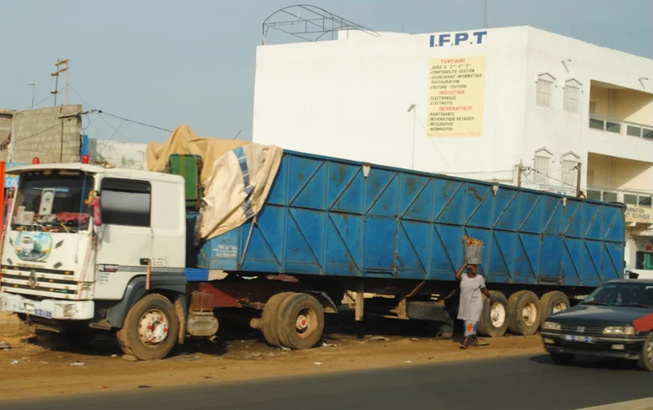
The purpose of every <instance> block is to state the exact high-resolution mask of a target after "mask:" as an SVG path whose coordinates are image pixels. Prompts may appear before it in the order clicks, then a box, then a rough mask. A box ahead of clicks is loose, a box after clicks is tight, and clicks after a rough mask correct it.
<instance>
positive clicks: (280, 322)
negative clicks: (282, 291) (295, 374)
mask: <svg viewBox="0 0 653 410" xmlns="http://www.w3.org/2000/svg"><path fill="white" fill-rule="evenodd" d="M323 331H324V307H323V306H322V305H321V304H320V302H318V301H317V299H315V298H314V297H313V296H311V295H308V294H306V293H293V294H292V295H290V296H288V297H287V298H286V299H285V300H284V301H283V302H282V303H281V304H280V305H279V309H278V315H277V333H278V336H279V341H280V342H281V344H282V345H283V346H286V347H288V348H290V349H297V350H301V349H310V348H311V347H313V346H315V345H316V344H317V342H319V341H320V339H321V338H322V332H323Z"/></svg>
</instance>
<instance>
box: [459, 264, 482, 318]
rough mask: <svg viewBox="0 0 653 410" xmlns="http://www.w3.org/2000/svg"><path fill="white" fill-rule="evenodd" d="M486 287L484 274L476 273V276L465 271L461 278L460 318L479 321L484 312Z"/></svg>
mask: <svg viewBox="0 0 653 410" xmlns="http://www.w3.org/2000/svg"><path fill="white" fill-rule="evenodd" d="M484 287H485V278H484V277H483V275H479V274H476V276H475V277H474V278H470V277H469V276H467V273H466V272H465V273H463V274H462V277H461V280H460V305H458V319H462V320H473V321H475V322H478V321H479V320H480V319H481V314H482V313H483V293H481V289H483V288H484Z"/></svg>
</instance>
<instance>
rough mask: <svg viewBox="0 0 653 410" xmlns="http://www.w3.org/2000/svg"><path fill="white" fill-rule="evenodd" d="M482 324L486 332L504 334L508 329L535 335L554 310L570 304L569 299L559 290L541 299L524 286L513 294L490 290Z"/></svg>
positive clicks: (481, 331) (492, 334)
mask: <svg viewBox="0 0 653 410" xmlns="http://www.w3.org/2000/svg"><path fill="white" fill-rule="evenodd" d="M490 296H491V297H492V303H491V304H490V303H489V302H488V301H487V300H486V302H485V306H484V309H483V313H482V315H481V319H480V321H479V324H478V332H479V334H480V335H482V336H489V337H500V336H503V335H504V334H505V333H506V331H508V330H509V331H510V332H511V333H513V334H517V335H532V334H534V333H535V332H536V331H537V329H538V328H539V327H540V324H541V323H544V321H545V320H546V318H547V317H549V316H550V315H551V314H553V313H556V312H559V311H562V310H565V309H567V308H569V299H568V298H567V296H565V294H564V293H562V292H559V291H553V292H548V293H545V294H544V295H542V297H541V298H540V299H538V297H537V295H535V293H533V292H531V291H528V290H522V291H518V292H515V293H513V294H512V295H510V297H509V298H506V297H505V295H504V294H503V293H501V292H498V291H490Z"/></svg>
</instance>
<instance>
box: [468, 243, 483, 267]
mask: <svg viewBox="0 0 653 410" xmlns="http://www.w3.org/2000/svg"><path fill="white" fill-rule="evenodd" d="M463 248H464V250H465V260H466V261H467V263H468V264H470V265H478V264H480V263H481V262H482V260H483V241H481V240H480V239H475V238H472V237H471V236H463Z"/></svg>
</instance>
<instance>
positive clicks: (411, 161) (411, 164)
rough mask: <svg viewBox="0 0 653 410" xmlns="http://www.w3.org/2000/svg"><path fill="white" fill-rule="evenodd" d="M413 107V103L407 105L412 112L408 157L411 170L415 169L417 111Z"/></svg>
mask: <svg viewBox="0 0 653 410" xmlns="http://www.w3.org/2000/svg"><path fill="white" fill-rule="evenodd" d="M415 107H416V105H415V104H411V105H410V107H408V112H411V111H412V112H413V150H412V155H411V158H410V167H411V169H412V170H414V169H415V122H416V121H417V111H416V110H415Z"/></svg>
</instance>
